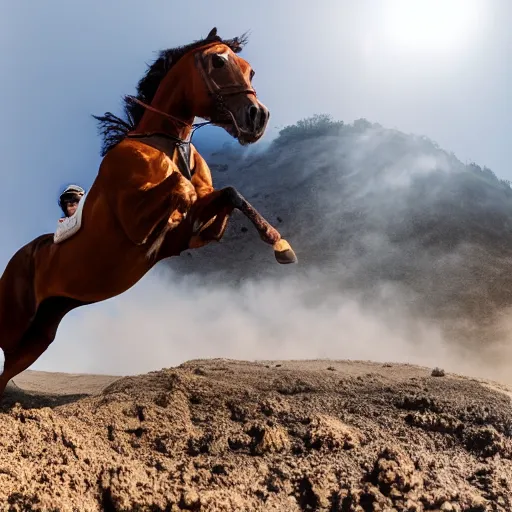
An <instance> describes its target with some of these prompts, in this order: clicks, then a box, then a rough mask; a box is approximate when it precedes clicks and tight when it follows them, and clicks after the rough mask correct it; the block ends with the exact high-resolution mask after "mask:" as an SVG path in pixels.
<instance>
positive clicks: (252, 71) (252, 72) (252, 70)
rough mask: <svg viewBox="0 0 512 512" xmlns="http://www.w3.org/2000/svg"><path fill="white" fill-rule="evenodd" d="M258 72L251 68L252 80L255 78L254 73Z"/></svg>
mask: <svg viewBox="0 0 512 512" xmlns="http://www.w3.org/2000/svg"><path fill="white" fill-rule="evenodd" d="M255 74H256V72H255V71H254V69H251V75H250V76H251V80H252V79H253V78H254V75H255Z"/></svg>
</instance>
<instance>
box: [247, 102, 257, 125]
mask: <svg viewBox="0 0 512 512" xmlns="http://www.w3.org/2000/svg"><path fill="white" fill-rule="evenodd" d="M258 110H259V109H258V107H257V106H256V105H251V106H250V107H249V112H248V113H249V121H250V122H251V123H253V124H254V122H255V121H256V118H257V117H258Z"/></svg>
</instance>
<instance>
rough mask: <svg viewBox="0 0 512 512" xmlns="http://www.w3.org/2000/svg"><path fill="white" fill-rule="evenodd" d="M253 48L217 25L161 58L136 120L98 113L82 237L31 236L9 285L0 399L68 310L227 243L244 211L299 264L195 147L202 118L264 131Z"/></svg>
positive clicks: (0, 331)
mask: <svg viewBox="0 0 512 512" xmlns="http://www.w3.org/2000/svg"><path fill="white" fill-rule="evenodd" d="M245 43H246V37H245V36H242V37H240V38H234V39H230V40H223V39H221V38H220V37H218V36H217V30H216V29H215V28H214V29H213V30H212V31H211V32H210V34H209V35H208V36H207V38H206V39H203V40H200V41H196V42H194V43H191V44H189V45H187V46H183V47H180V48H176V49H171V50H165V51H162V52H161V53H160V55H159V57H158V59H157V60H156V61H155V62H154V63H153V64H152V65H151V66H150V67H149V69H148V70H147V73H146V74H145V76H144V77H143V78H142V79H141V80H140V82H139V83H138V87H137V96H136V97H131V96H127V97H125V114H126V116H127V119H125V120H123V119H121V118H119V117H116V116H114V115H112V114H111V113H110V112H107V113H106V114H105V115H104V116H102V117H96V116H94V117H96V119H98V120H99V122H100V129H101V132H102V133H103V137H104V139H103V140H104V142H103V147H102V156H103V157H104V158H103V160H102V162H101V164H100V168H99V172H98V175H97V177H96V179H95V181H94V183H93V185H92V187H91V189H90V190H89V192H88V194H87V196H86V199H85V203H84V205H83V212H82V215H83V217H82V224H81V227H80V229H79V231H78V232H77V233H75V234H74V235H73V236H71V237H69V238H68V239H66V240H64V241H61V242H59V243H55V242H54V238H53V234H44V235H42V236H39V237H38V238H36V239H35V240H32V241H31V242H29V243H28V244H27V245H25V246H24V247H22V248H21V249H19V250H18V251H17V252H16V253H15V254H14V256H13V257H12V258H11V260H10V261H9V263H8V264H7V266H6V268H5V270H4V273H3V275H2V277H1V279H0V348H1V349H2V350H0V372H1V375H0V395H1V394H2V393H3V391H4V389H5V386H6V385H7V383H8V381H9V380H10V379H11V378H13V377H14V376H15V375H17V374H18V373H20V372H22V371H23V370H25V369H26V368H28V367H29V366H30V365H31V364H32V363H34V362H35V361H36V360H37V359H38V358H39V357H40V355H41V354H42V353H43V352H44V351H45V350H46V349H47V348H48V346H49V345H50V343H51V342H52V341H53V340H54V338H55V335H56V333H57V328H58V326H59V324H60V322H61V320H62V318H63V317H64V316H65V315H66V314H67V313H68V312H69V311H71V310H72V309H74V308H76V307H79V306H82V305H85V304H92V303H95V302H99V301H103V300H105V299H108V298H110V297H114V296H116V295H119V294H121V293H123V292H125V291H126V290H128V289H129V288H131V287H132V286H133V285H134V284H136V283H137V281H139V280H140V279H141V278H142V277H143V276H144V275H145V274H146V273H147V272H148V271H149V270H150V269H151V268H152V267H153V266H154V265H155V264H156V263H157V262H158V261H160V260H162V259H164V258H168V257H170V256H175V255H179V254H180V253H181V252H183V251H185V250H187V249H191V248H198V247H201V246H204V245H205V244H207V243H209V242H211V241H214V240H216V241H218V240H220V239H221V237H222V236H223V234H224V232H225V229H226V225H227V221H228V218H229V216H230V214H231V212H232V211H233V209H235V208H236V209H238V210H240V211H241V212H242V213H243V214H245V215H246V216H247V217H248V218H249V219H250V221H251V222H252V223H253V225H254V226H255V228H256V229H257V231H258V233H259V235H260V237H261V238H262V240H263V241H264V242H266V243H267V244H270V245H272V246H273V248H274V254H275V257H276V259H277V261H278V262H279V263H294V262H296V261H297V259H296V256H295V254H294V252H293V250H292V249H291V247H290V246H289V244H288V243H287V242H286V241H285V240H283V239H282V238H281V236H280V234H279V233H278V232H277V230H276V229H274V228H273V227H272V226H271V225H270V224H269V223H268V222H267V221H266V220H265V219H264V218H263V217H262V216H261V215H260V214H259V213H258V212H257V211H256V210H255V209H254V208H253V207H252V206H251V205H250V204H249V203H248V202H247V201H246V200H245V199H244V198H243V197H242V196H241V195H240V194H239V192H238V191H237V190H235V189H234V188H232V187H227V188H224V189H220V190H215V189H214V188H213V185H212V177H211V174H210V170H209V168H208V166H207V164H206V162H205V161H204V159H203V158H202V157H201V155H200V154H199V153H198V152H197V150H196V149H195V148H194V146H193V145H192V144H190V143H189V142H187V141H188V138H189V136H190V134H191V130H192V127H193V125H192V123H193V121H194V118H195V117H196V116H197V117H201V118H203V119H206V120H208V121H209V122H211V123H212V124H214V125H217V126H221V127H223V128H224V129H225V130H226V131H227V132H228V133H230V134H231V135H232V136H233V137H235V138H236V139H237V140H238V141H239V142H240V143H241V144H250V143H253V142H256V141H257V140H259V139H260V138H261V136H262V135H263V133H264V131H265V129H266V126H267V122H268V118H269V112H268V110H267V108H266V107H265V106H264V105H263V104H261V103H260V102H259V101H258V99H257V97H256V92H255V90H254V89H253V87H252V83H251V82H252V77H253V75H254V71H253V70H252V69H251V66H250V65H249V64H248V63H247V62H246V61H245V60H244V59H242V58H241V57H239V56H238V55H237V54H238V53H239V52H240V51H241V50H242V48H243V45H244V44H245ZM2 363H4V364H3V368H2ZM2 370H3V371H2Z"/></svg>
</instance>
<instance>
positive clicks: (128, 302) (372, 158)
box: [33, 119, 512, 382]
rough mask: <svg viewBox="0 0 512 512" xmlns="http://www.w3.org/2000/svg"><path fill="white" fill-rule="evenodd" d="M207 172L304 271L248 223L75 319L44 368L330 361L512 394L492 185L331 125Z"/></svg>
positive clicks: (436, 159) (451, 163)
mask: <svg viewBox="0 0 512 512" xmlns="http://www.w3.org/2000/svg"><path fill="white" fill-rule="evenodd" d="M207 160H208V162H209V163H210V164H211V166H212V170H213V174H214V180H215V183H216V185H217V186H219V187H220V186H225V185H227V184H232V185H235V186H236V187H237V188H238V189H239V190H240V191H241V192H242V193H243V194H244V195H245V196H246V197H247V198H248V199H249V200H250V201H251V202H252V204H254V206H256V207H257V208H258V209H259V210H260V211H261V213H262V214H263V215H265V216H266V217H267V218H268V219H269V221H271V222H272V223H274V224H275V225H276V227H277V228H278V229H280V231H281V232H282V234H283V236H284V237H285V238H286V239H288V240H289V242H290V243H291V244H292V246H293V247H294V249H295V251H296V253H297V255H298V258H299V263H298V265H291V266H280V265H278V264H277V262H275V260H274V258H273V254H272V249H271V248H270V247H269V246H266V245H265V244H263V243H262V242H261V241H260V240H259V238H258V236H257V234H256V232H255V230H254V229H253V228H252V226H251V225H250V224H249V223H248V222H247V221H246V219H244V218H242V216H241V214H239V213H235V214H234V215H233V218H232V222H231V224H230V227H229V229H228V231H227V233H226V235H225V239H224V240H223V241H222V242H221V243H219V244H212V245H211V246H209V247H207V248H202V249H199V250H194V251H190V252H189V253H183V255H182V256H180V257H179V258H173V259H171V260H168V261H166V262H163V263H162V264H160V265H158V266H157V267H156V268H155V269H154V270H153V271H152V272H151V273H150V274H149V275H148V276H146V278H144V279H143V280H142V281H141V282H140V283H139V284H137V285H136V286H135V287H134V288H132V289H131V290H129V291H128V292H127V293H125V294H124V295H122V296H120V297H117V298H114V299H111V300H109V301H106V302H105V303H102V304H96V305H93V306H87V307H86V308H82V309H79V310H76V311H74V312H72V313H71V314H69V315H68V316H67V317H66V318H65V319H64V321H63V322H62V324H61V327H60V329H59V332H58V335H57V339H56V341H55V342H54V343H53V345H52V346H51V347H50V349H49V350H48V351H47V352H46V353H45V354H44V355H43V357H42V358H41V359H40V360H39V361H38V362H37V363H36V364H35V365H34V366H33V368H34V369H41V370H52V371H67V372H91V373H110V374H116V375H118V374H119V375H122V374H136V373H144V372H148V371H154V370H159V369H161V368H165V367H170V366H174V365H177V364H180V363H182V362H184V361H187V360H190V359H195V358H211V357H223V358H230V359H245V360H262V359H265V360H275V359H305V358H307V359H317V358H321V359H364V360H373V361H381V362H407V363H413V364H420V365H424V366H428V367H434V366H439V367H442V368H444V369H445V370H447V371H454V372H458V373H463V374H466V375H473V376H479V377H487V378H492V379H495V380H496V379H499V380H502V381H504V382H509V381H510V380H512V379H511V378H509V377H508V374H509V372H508V371H507V369H508V365H509V364H510V362H511V359H510V348H509V333H510V325H509V321H508V316H507V314H508V309H509V307H510V305H511V303H512V301H510V297H512V295H511V294H510V293H509V290H512V286H511V285H510V283H509V282H508V281H507V279H508V275H507V274H508V268H510V256H509V254H510V249H511V248H512V243H511V241H512V240H510V235H508V231H507V229H508V227H509V226H512V222H511V219H512V207H511V205H510V198H511V196H512V191H510V188H509V187H508V185H507V184H505V183H503V182H501V181H500V180H498V179H497V178H496V177H495V176H494V175H493V174H492V172H491V171H489V170H487V169H480V168H478V167H477V166H468V165H465V164H463V163H462V162H460V161H459V160H457V158H456V157H455V156H454V155H453V154H452V153H450V152H449V151H444V150H443V149H441V148H439V147H438V146H437V144H435V143H434V142H432V141H431V140H429V139H427V138H425V137H422V136H414V135H409V134H404V133H401V132H398V131H396V130H388V129H385V128H383V127H381V126H379V125H376V124H374V125H372V124H370V123H368V122H366V121H359V122H355V123H354V124H353V125H345V126H341V123H333V122H330V121H326V120H325V119H324V120H322V119H319V120H316V121H314V122H311V123H309V124H308V123H306V124H302V125H301V126H298V127H295V128H294V129H290V130H288V131H287V132H286V133H283V135H282V137H281V138H279V139H278V140H277V141H274V142H273V144H271V145H270V147H259V148H258V147H255V148H248V149H244V148H241V147H238V146H237V145H236V144H235V143H234V144H233V145H230V146H225V147H224V148H223V149H222V151H219V152H218V153H217V154H213V155H207ZM221 165H223V166H224V167H220V166H221ZM225 166H227V168H226V167H225ZM221 171H222V172H221ZM278 219H279V220H278ZM242 228H247V230H245V229H244V230H242Z"/></svg>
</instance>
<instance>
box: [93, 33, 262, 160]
mask: <svg viewBox="0 0 512 512" xmlns="http://www.w3.org/2000/svg"><path fill="white" fill-rule="evenodd" d="M245 42H246V37H245V36H242V37H239V38H234V39H228V40H224V39H221V38H220V37H219V36H218V35H217V29H215V28H214V29H213V30H211V32H210V33H209V34H208V36H207V37H206V38H205V39H202V40H200V41H196V42H194V43H191V44H188V45H185V46H181V47H178V48H172V49H168V50H163V51H161V52H160V55H159V57H158V58H157V59H156V61H155V62H153V64H151V66H149V69H148V70H147V72H146V74H145V75H144V76H143V77H142V78H141V80H140V81H139V83H138V85H137V96H136V97H133V96H126V97H125V113H126V114H127V119H121V118H119V117H117V116H115V115H113V114H112V113H110V112H106V113H105V115H104V116H94V117H95V118H96V119H97V120H98V121H99V122H100V128H101V131H102V134H103V147H102V155H105V154H106V153H107V151H109V150H110V149H112V148H113V147H114V146H115V145H116V144H118V143H119V142H120V141H121V140H122V139H123V138H124V137H125V136H126V135H127V134H128V133H129V132H137V133H153V132H165V133H168V134H172V135H175V136H178V137H181V138H183V137H185V138H186V137H187V135H188V133H189V131H190V129H191V127H192V126H191V125H192V122H193V120H194V117H202V118H203V119H207V120H208V121H211V122H212V123H213V124H215V125H217V126H220V127H222V128H224V129H225V130H226V131H227V132H228V133H229V134H230V135H232V136H233V137H235V138H236V139H238V141H239V142H240V144H251V143H253V142H256V141H257V140H259V139H260V138H261V136H262V135H263V133H264V132H265V129H266V127H267V123H268V119H269V111H268V109H267V107H265V105H263V104H262V103H261V102H260V101H259V100H258V99H257V97H256V91H255V90H254V88H253V87H252V83H251V82H252V78H253V76H254V71H253V69H252V68H251V66H250V65H249V63H248V62H247V61H245V60H244V59H242V58H241V57H239V56H238V55H237V54H238V53H239V52H240V51H241V50H242V48H243V46H244V44H245Z"/></svg>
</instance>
